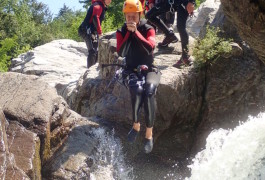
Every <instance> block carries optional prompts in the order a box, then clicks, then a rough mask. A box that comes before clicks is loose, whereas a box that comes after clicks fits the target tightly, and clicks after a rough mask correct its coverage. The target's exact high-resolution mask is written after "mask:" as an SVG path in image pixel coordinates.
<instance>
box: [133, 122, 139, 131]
mask: <svg viewBox="0 0 265 180" xmlns="http://www.w3.org/2000/svg"><path fill="white" fill-rule="evenodd" d="M133 129H134V130H135V131H138V132H139V131H140V123H139V122H138V123H133Z"/></svg>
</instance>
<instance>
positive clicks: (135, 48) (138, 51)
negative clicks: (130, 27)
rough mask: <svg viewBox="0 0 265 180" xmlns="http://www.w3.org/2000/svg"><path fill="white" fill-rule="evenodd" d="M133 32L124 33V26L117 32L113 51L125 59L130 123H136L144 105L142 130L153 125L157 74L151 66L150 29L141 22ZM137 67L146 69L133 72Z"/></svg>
mask: <svg viewBox="0 0 265 180" xmlns="http://www.w3.org/2000/svg"><path fill="white" fill-rule="evenodd" d="M137 30H138V32H137V33H134V32H129V31H127V27H126V24H124V25H123V27H122V28H121V29H120V30H117V51H118V54H119V55H120V56H124V57H126V72H128V74H129V81H128V84H129V88H130V94H131V103H132V109H133V120H134V122H135V123H138V122H139V118H138V114H139V111H140V108H141V106H142V105H143V104H144V110H145V121H146V127H149V128H150V127H153V125H154V119H155V93H156V88H157V87H158V85H159V81H160V76H161V73H160V72H159V71H158V70H157V69H156V68H155V67H154V66H153V61H154V57H153V50H154V46H155V42H154V36H155V31H154V28H153V27H152V26H150V25H148V24H146V20H141V21H140V24H139V25H138V26H137ZM148 37H151V38H148ZM152 39H153V40H152ZM139 65H146V66H147V67H148V70H146V71H141V73H137V67H139Z"/></svg>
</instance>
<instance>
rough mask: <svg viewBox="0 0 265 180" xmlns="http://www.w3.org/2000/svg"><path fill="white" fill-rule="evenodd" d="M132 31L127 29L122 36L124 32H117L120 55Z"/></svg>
mask: <svg viewBox="0 0 265 180" xmlns="http://www.w3.org/2000/svg"><path fill="white" fill-rule="evenodd" d="M130 34H131V33H130V32H129V31H127V32H126V34H125V36H124V37H123V36H122V33H121V32H120V31H117V32H116V39H117V52H118V54H119V55H120V56H122V53H121V52H123V49H124V48H125V47H126V44H127V40H128V38H129V36H130Z"/></svg>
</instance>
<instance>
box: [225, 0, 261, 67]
mask: <svg viewBox="0 0 265 180" xmlns="http://www.w3.org/2000/svg"><path fill="white" fill-rule="evenodd" d="M221 2H222V6H223V10H224V13H225V15H226V17H227V18H228V19H229V20H230V21H231V23H232V24H233V25H234V26H235V27H236V28H237V30H238V32H239V34H240V37H241V38H242V39H243V40H244V41H246V42H247V43H248V44H249V46H250V47H251V48H252V49H253V50H254V51H255V53H256V54H257V55H258V57H259V58H260V60H261V61H262V62H263V63H265V52H264V48H265V38H264V37H265V32H264V29H265V1H264V0H245V1H240V0H236V1H226V0H221Z"/></svg>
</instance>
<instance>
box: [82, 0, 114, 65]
mask: <svg viewBox="0 0 265 180" xmlns="http://www.w3.org/2000/svg"><path fill="white" fill-rule="evenodd" d="M110 3H111V0H92V5H91V6H89V9H88V10H87V14H86V17H85V19H84V21H83V22H82V24H81V25H80V26H79V28H78V34H79V36H81V37H82V38H83V39H84V41H85V42H86V46H87V49H88V57H87V68H89V67H91V66H92V65H94V64H95V63H96V62H97V51H98V38H99V37H100V36H102V29H101V23H102V21H103V20H104V16H105V12H106V10H107V6H108V5H109V4H110Z"/></svg>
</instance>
